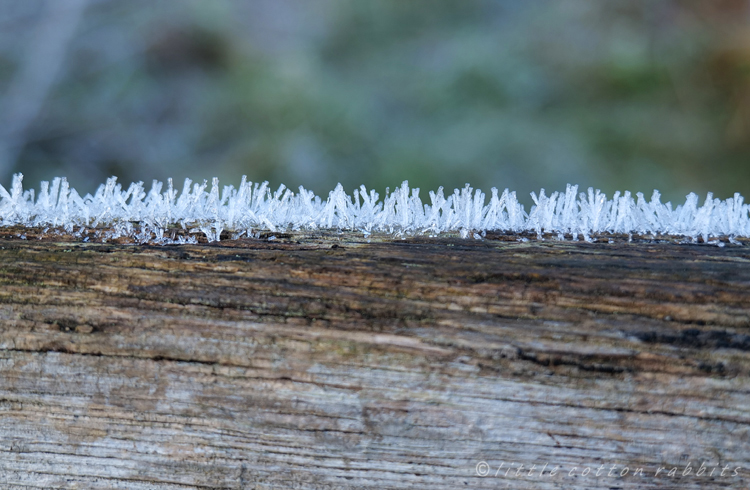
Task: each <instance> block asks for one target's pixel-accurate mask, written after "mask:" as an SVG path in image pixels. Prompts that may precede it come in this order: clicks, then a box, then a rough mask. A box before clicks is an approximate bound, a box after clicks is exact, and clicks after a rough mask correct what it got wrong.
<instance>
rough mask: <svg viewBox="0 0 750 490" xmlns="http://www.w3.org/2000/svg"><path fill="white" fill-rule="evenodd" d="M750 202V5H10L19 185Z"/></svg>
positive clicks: (4, 90) (2, 2)
mask: <svg viewBox="0 0 750 490" xmlns="http://www.w3.org/2000/svg"><path fill="white" fill-rule="evenodd" d="M15 172H22V173H23V174H24V175H25V185H26V186H27V187H29V186H34V187H38V184H39V181H40V180H49V179H51V178H52V177H54V176H67V177H68V179H69V180H70V181H71V183H72V185H73V186H74V187H76V188H77V189H78V190H79V192H81V194H83V193H85V192H93V191H94V190H95V189H96V187H97V186H98V185H99V184H100V183H102V182H104V180H105V179H106V178H107V177H109V176H111V175H116V176H118V178H119V179H120V181H121V182H124V183H129V182H131V181H138V180H142V181H145V182H146V183H147V184H150V181H151V180H152V179H159V180H164V179H166V178H167V177H173V178H175V179H176V181H177V182H178V185H180V187H181V181H182V180H183V179H184V178H185V177H190V178H192V179H194V180H202V179H204V178H211V177H213V176H218V177H219V178H220V179H221V180H222V183H223V184H230V183H232V184H237V183H238V182H239V180H240V177H241V176H242V175H243V174H246V175H247V176H248V178H249V179H250V180H253V181H262V180H269V181H270V182H271V184H272V185H273V186H274V187H275V186H277V185H279V184H280V183H284V184H286V185H288V186H290V187H292V188H296V187H297V186H299V185H304V186H305V187H307V188H309V189H312V190H314V191H315V192H316V193H318V194H325V193H327V192H328V191H329V190H330V189H332V188H333V187H334V186H335V184H336V183H337V182H341V183H342V184H344V186H345V188H346V189H347V191H349V192H351V190H352V189H353V188H354V187H355V186H358V185H360V184H365V185H367V187H368V188H375V189H376V190H378V191H380V192H382V191H383V190H385V188H386V187H391V188H394V187H395V186H397V185H398V184H400V183H401V182H402V181H403V180H406V179H408V180H409V182H410V184H411V185H412V186H418V187H421V188H422V189H423V191H427V190H430V189H436V188H437V187H438V186H441V185H442V186H445V187H447V188H449V189H452V188H454V187H462V186H463V185H464V183H466V182H469V183H471V184H472V185H474V186H475V187H480V188H482V189H484V190H489V188H490V187H492V186H495V187H499V188H501V189H502V188H505V187H509V188H511V190H517V191H519V195H520V197H521V198H522V199H524V198H525V196H528V192H529V191H532V190H538V189H539V188H540V187H544V188H546V189H548V190H558V189H564V186H565V184H566V183H568V182H570V183H578V184H581V185H582V186H583V187H588V186H594V187H597V188H600V189H602V190H604V191H605V192H607V193H609V194H610V195H611V193H612V192H613V191H614V190H618V189H619V190H626V189H628V190H631V191H643V192H644V193H647V194H650V192H651V190H652V189H654V188H658V189H660V190H661V191H662V194H663V195H664V197H666V198H667V199H672V200H676V201H680V202H681V201H682V200H683V199H684V196H685V194H686V193H687V192H689V191H696V192H699V193H701V194H705V192H706V191H709V190H710V191H713V192H714V193H715V194H716V196H717V197H722V198H725V197H729V196H731V195H732V193H733V192H736V191H739V192H741V193H743V195H745V196H750V1H749V0H710V1H709V0H533V1H529V0H408V1H405V0H372V1H370V0H368V1H360V0H247V1H241V0H210V1H209V0H23V1H19V0H0V182H2V183H3V184H4V185H5V186H6V187H7V186H8V184H9V183H10V179H11V176H12V174H13V173H15Z"/></svg>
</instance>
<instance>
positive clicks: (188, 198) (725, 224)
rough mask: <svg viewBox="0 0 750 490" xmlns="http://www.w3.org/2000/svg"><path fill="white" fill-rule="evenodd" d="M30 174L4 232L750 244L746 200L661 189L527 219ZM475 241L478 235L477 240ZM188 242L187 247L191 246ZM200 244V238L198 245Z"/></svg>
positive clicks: (461, 207)
mask: <svg viewBox="0 0 750 490" xmlns="http://www.w3.org/2000/svg"><path fill="white" fill-rule="evenodd" d="M22 182H23V175H22V174H16V175H14V176H13V182H12V186H11V189H10V192H8V191H7V190H6V189H5V188H4V187H3V186H2V185H0V226H12V225H22V226H45V227H60V228H64V229H65V230H67V231H68V232H72V231H73V229H74V227H75V226H79V227H90V228H96V227H97V226H107V227H110V228H111V229H112V230H113V231H112V232H111V235H112V236H130V237H133V238H135V239H137V240H141V241H151V240H154V241H156V242H159V243H168V242H171V240H167V239H166V238H164V232H165V231H166V230H167V228H168V227H170V226H175V225H179V226H181V227H182V228H183V229H186V230H190V231H202V232H204V233H205V234H206V236H207V238H208V240H209V241H216V240H219V237H220V236H221V233H222V231H224V230H228V231H231V232H232V236H233V237H234V238H238V237H241V236H242V235H245V234H246V235H248V236H250V235H251V234H252V232H253V231H252V230H254V229H255V230H257V229H267V230H270V231H281V230H301V229H302V230H315V229H346V230H354V231H360V232H362V233H363V234H364V235H365V236H367V235H369V234H371V233H373V232H378V231H379V232H389V233H398V234H413V233H425V234H438V233H441V232H459V233H460V234H461V236H463V237H467V236H470V234H472V232H474V233H475V232H477V231H480V232H481V231H491V230H498V231H503V232H515V233H520V232H535V233H536V234H537V236H538V237H539V238H541V237H542V236H543V234H545V233H552V234H556V235H557V236H558V237H559V238H561V239H562V238H564V237H565V236H571V237H572V238H573V239H574V240H576V239H578V237H579V236H580V237H582V238H584V239H586V240H591V239H592V238H591V236H592V235H596V234H600V233H627V234H630V233H637V234H641V235H646V234H654V235H678V236H684V237H689V238H690V239H692V240H693V241H696V240H697V239H698V237H701V238H702V239H703V241H704V242H708V241H709V239H710V238H716V237H729V239H730V241H732V240H733V238H736V237H749V236H750V218H749V213H750V206H749V205H747V204H744V203H743V197H742V196H741V195H740V194H739V193H737V194H735V195H734V197H733V198H732V199H727V200H725V201H721V200H719V199H714V197H713V195H712V194H711V193H708V195H707V196H706V199H705V201H704V203H703V205H702V206H699V200H698V196H697V195H695V194H693V193H691V194H689V195H688V196H687V199H686V201H685V203H684V204H682V205H679V206H677V207H676V208H673V207H672V204H671V203H670V202H667V203H662V202H661V200H660V197H661V196H660V194H659V192H658V191H654V193H653V195H652V196H651V200H650V201H647V200H646V199H645V198H644V197H643V194H641V193H640V192H639V193H637V194H636V195H635V198H634V197H633V196H632V195H631V193H630V192H627V191H626V192H625V193H624V194H621V193H620V192H619V191H618V192H616V193H615V195H614V196H613V198H612V199H611V200H609V199H607V196H606V195H605V194H603V193H601V192H600V191H599V190H594V189H592V188H589V189H588V192H586V193H580V194H579V193H578V186H576V185H568V186H567V188H566V190H565V192H553V193H552V194H551V195H549V196H547V195H546V194H545V191H544V189H542V190H541V191H540V192H539V194H538V195H537V194H536V193H531V197H532V199H533V200H534V205H533V206H532V207H531V210H530V211H529V212H528V213H527V212H526V210H525V209H524V206H523V205H521V204H520V203H519V202H518V200H517V198H516V193H515V192H510V191H508V189H505V190H504V191H503V192H502V194H500V193H499V192H498V190H497V189H496V188H494V187H493V188H492V189H491V195H490V197H489V202H487V196H486V195H485V194H484V193H483V192H482V191H480V190H478V189H477V190H475V189H473V188H471V187H470V186H469V185H468V184H467V185H466V187H464V188H463V189H460V190H459V189H456V190H454V191H453V194H451V195H448V196H447V197H446V196H445V193H444V192H443V188H442V187H441V188H439V189H438V190H437V192H434V191H430V193H429V202H428V203H425V202H423V201H422V199H421V198H420V195H419V189H410V188H409V184H408V182H404V183H403V184H401V186H400V187H398V188H397V189H396V190H395V191H393V192H388V191H386V194H385V196H384V198H383V200H382V201H381V200H380V195H379V194H378V193H377V192H375V191H373V190H368V189H366V188H365V186H360V188H359V189H356V190H354V192H353V194H352V195H349V194H347V193H346V192H344V188H343V187H342V186H341V184H339V185H337V186H336V188H335V189H334V190H332V191H331V192H330V193H329V194H328V198H327V199H326V200H325V201H324V200H322V199H321V198H320V197H318V196H316V195H315V194H313V193H312V192H311V191H308V190H306V189H304V188H303V187H300V188H299V192H297V193H294V192H292V191H291V190H290V189H287V188H286V187H285V186H284V185H281V186H280V187H279V188H278V189H277V190H276V191H272V190H271V189H270V188H269V186H268V182H263V183H261V184H258V183H253V182H248V181H247V179H246V177H244V176H243V177H242V182H241V183H240V185H239V188H235V187H234V186H231V185H230V186H224V187H223V189H221V192H219V180H218V179H217V178H214V179H213V181H212V184H211V188H210V189H208V183H207V182H206V181H203V183H202V184H197V183H195V184H194V183H193V182H192V181H191V180H190V179H186V180H185V183H184V185H183V187H182V191H181V192H178V191H177V190H176V189H175V188H174V187H173V184H172V179H169V180H168V181H167V188H166V190H164V189H163V188H164V184H163V183H162V182H157V181H154V182H153V184H152V186H151V189H150V190H149V191H148V192H147V191H146V190H145V188H144V186H143V182H137V183H133V184H130V186H129V187H128V188H127V190H125V189H123V187H122V186H121V185H120V184H118V183H117V179H116V178H115V177H112V178H110V179H108V180H107V182H106V183H105V184H102V185H101V186H99V189H98V190H97V191H96V193H95V194H94V195H93V196H92V195H90V194H86V195H85V196H84V197H81V196H80V195H79V194H78V192H76V190H75V189H71V188H70V186H69V185H68V182H67V180H66V179H65V178H55V179H54V180H53V181H52V183H51V184H50V183H49V182H46V181H45V182H42V183H41V187H40V190H39V194H38V196H37V195H36V194H35V192H34V190H33V189H30V190H24V189H23V184H22ZM473 236H478V235H476V234H474V235H473ZM182 240H183V241H184V239H182ZM193 240H194V239H193Z"/></svg>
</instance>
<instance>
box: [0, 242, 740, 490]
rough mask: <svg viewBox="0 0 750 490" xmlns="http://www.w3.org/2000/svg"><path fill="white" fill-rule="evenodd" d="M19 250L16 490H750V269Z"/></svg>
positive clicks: (629, 257)
mask: <svg viewBox="0 0 750 490" xmlns="http://www.w3.org/2000/svg"><path fill="white" fill-rule="evenodd" d="M2 232H3V233H0V246H2V247H3V248H2V249H0V281H2V287H1V288H0V332H1V338H0V346H1V347H2V348H1V349H0V483H1V484H0V487H2V488H22V487H23V488H32V487H33V488H55V487H64V488H73V487H75V488H129V489H147V488H148V489H151V488H159V489H162V488H163V489H178V488H299V489H318V488H330V489H334V488H342V489H343V488H346V489H363V488H364V489H367V488H372V489H389V488H392V489H397V488H398V489H402V488H429V489H432V490H438V489H451V490H452V489H456V488H516V489H523V488H706V487H722V488H747V484H748V481H749V480H750V450H748V448H749V447H750V330H749V329H748V325H749V324H750V290H749V289H748V286H749V285H750V248H748V247H746V246H731V245H730V246H726V247H723V248H719V247H715V246H708V245H686V244H677V243H650V242H642V243H636V242H633V243H628V241H627V237H624V238H623V237H614V242H615V243H585V242H570V241H567V242H560V241H554V240H546V241H537V240H535V239H533V237H532V239H531V241H528V242H525V243H524V242H519V241H517V238H518V237H517V236H515V237H504V236H502V235H494V236H493V235H491V234H490V235H488V236H487V237H486V238H485V239H483V240H474V239H461V238H458V237H441V238H410V239H406V240H401V239H393V238H389V237H377V236H372V237H370V240H369V243H368V241H367V240H365V239H363V238H362V235H361V234H358V235H354V234H327V235H326V234H318V235H314V234H296V235H281V234H278V235H277V236H269V235H264V236H262V237H260V238H250V239H242V240H234V241H232V240H228V241H227V240H224V241H222V242H220V243H213V244H198V245H175V246H146V245H144V246H141V245H119V244H112V243H106V244H102V243H93V242H89V243H83V242H81V238H80V237H79V238H77V241H69V240H71V237H48V236H42V238H44V239H43V240H38V239H37V238H38V237H39V234H40V233H41V230H36V233H37V234H34V232H33V230H32V232H28V231H27V232H26V235H27V236H25V238H26V240H21V239H20V238H18V235H20V233H19V231H18V230H13V229H3V230H2ZM269 238H271V240H270V241H269ZM636 241H637V240H636ZM521 465H523V468H521ZM532 465H533V467H532ZM555 469H556V471H555ZM701 469H702V471H701ZM626 470H627V471H626ZM639 470H640V472H639ZM687 470H690V471H687ZM553 471H554V473H553ZM686 471H687V474H686V475H685V476H683V475H684V474H685V472H686ZM670 472H671V474H670ZM698 473H700V474H698ZM597 475H598V476H597Z"/></svg>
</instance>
